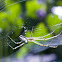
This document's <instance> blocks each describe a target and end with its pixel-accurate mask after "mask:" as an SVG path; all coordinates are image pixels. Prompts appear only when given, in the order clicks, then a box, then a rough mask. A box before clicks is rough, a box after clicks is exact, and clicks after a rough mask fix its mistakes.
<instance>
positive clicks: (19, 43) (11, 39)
mask: <svg viewBox="0 0 62 62" xmlns="http://www.w3.org/2000/svg"><path fill="white" fill-rule="evenodd" d="M8 37H9V39H10V40H11V41H12V42H14V43H15V44H20V43H22V42H21V41H20V42H15V41H14V40H13V39H12V38H11V37H10V36H8Z"/></svg>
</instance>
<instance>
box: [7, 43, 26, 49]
mask: <svg viewBox="0 0 62 62" xmlns="http://www.w3.org/2000/svg"><path fill="white" fill-rule="evenodd" d="M24 44H25V43H22V44H20V45H19V46H16V47H12V46H11V45H9V44H8V45H9V47H11V48H12V49H13V50H15V49H17V48H19V47H21V46H22V45H24Z"/></svg>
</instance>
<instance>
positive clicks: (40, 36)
mask: <svg viewBox="0 0 62 62" xmlns="http://www.w3.org/2000/svg"><path fill="white" fill-rule="evenodd" d="M56 29H57V28H56ZM56 29H55V30H56ZM55 30H54V31H55ZM54 31H52V32H51V33H49V34H47V35H44V36H40V38H43V37H45V36H48V35H51V34H53V33H54Z"/></svg>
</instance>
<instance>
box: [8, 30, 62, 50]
mask: <svg viewBox="0 0 62 62" xmlns="http://www.w3.org/2000/svg"><path fill="white" fill-rule="evenodd" d="M54 31H55V30H54ZM54 31H53V32H54ZM53 32H51V33H49V34H47V35H44V36H41V37H25V36H23V35H20V36H19V38H20V40H21V41H20V42H15V41H14V40H13V39H12V38H11V37H10V36H8V37H9V39H10V40H11V41H12V42H14V43H15V44H19V46H16V47H12V46H11V45H9V44H8V45H9V47H11V48H12V49H17V48H19V47H21V46H22V45H24V44H27V43H28V42H33V43H35V44H37V45H40V46H45V47H52V48H56V47H57V46H58V45H56V46H50V44H48V45H43V44H41V43H39V42H37V41H36V40H40V41H42V40H49V39H53V38H56V37H58V36H59V35H60V34H61V33H62V31H61V32H60V33H59V34H57V35H55V36H53V37H50V38H46V39H45V38H44V37H46V36H48V35H51V34H52V33H53ZM23 41H24V42H23ZM51 42H52V41H51Z"/></svg>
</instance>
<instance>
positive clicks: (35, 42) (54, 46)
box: [33, 41, 58, 48]
mask: <svg viewBox="0 0 62 62" xmlns="http://www.w3.org/2000/svg"><path fill="white" fill-rule="evenodd" d="M33 42H34V43H35V44H37V45H39V46H45V47H52V48H57V47H58V45H56V46H50V45H44V44H41V43H39V42H37V41H33Z"/></svg>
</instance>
